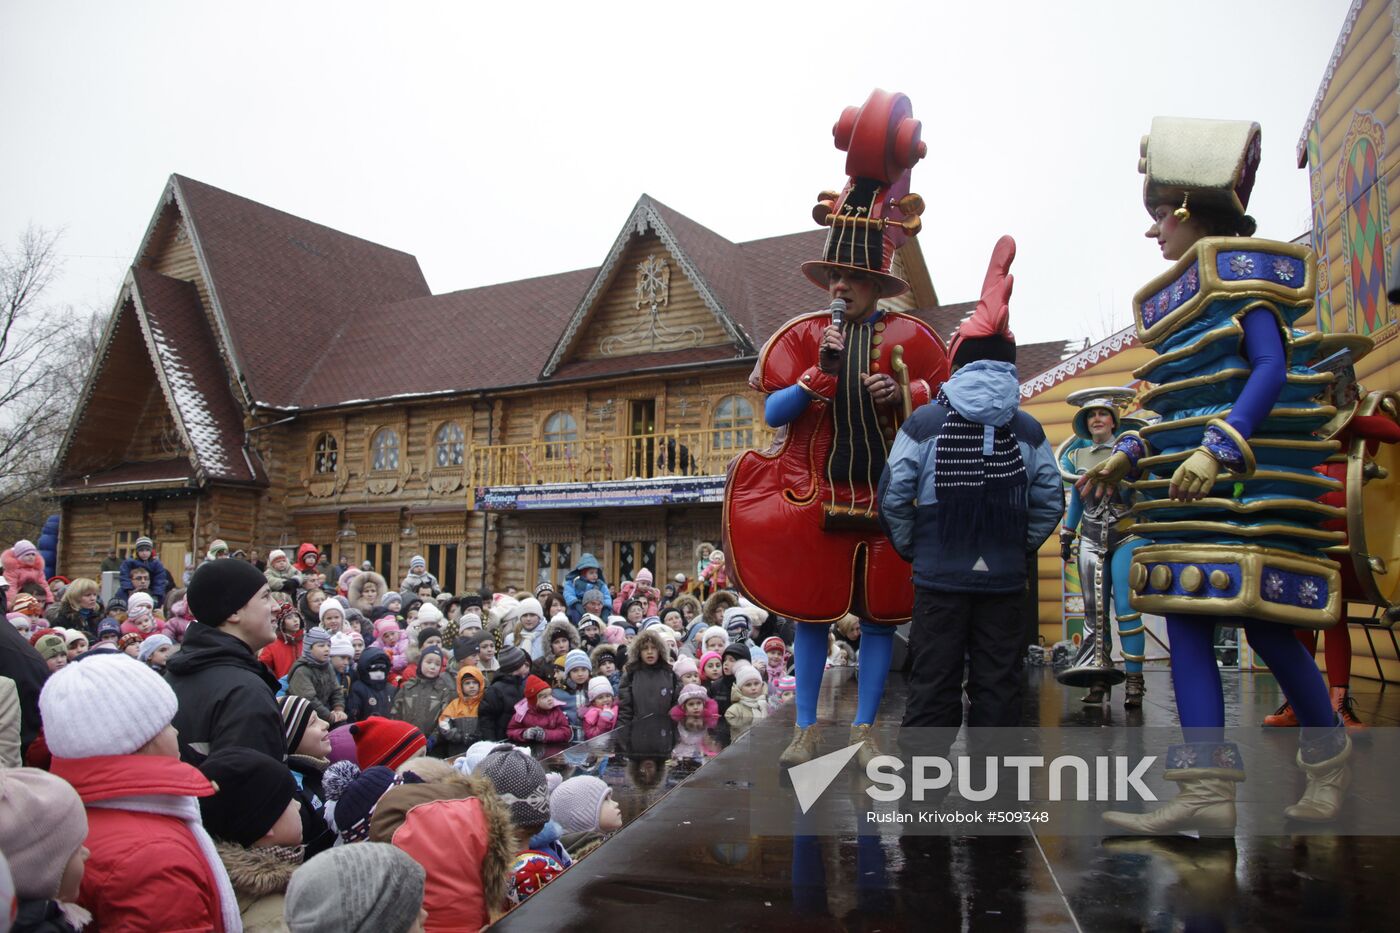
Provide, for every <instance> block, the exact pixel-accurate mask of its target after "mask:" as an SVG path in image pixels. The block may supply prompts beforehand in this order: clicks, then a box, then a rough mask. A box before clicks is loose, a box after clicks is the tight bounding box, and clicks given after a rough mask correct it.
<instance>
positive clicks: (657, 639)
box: [627, 625, 671, 671]
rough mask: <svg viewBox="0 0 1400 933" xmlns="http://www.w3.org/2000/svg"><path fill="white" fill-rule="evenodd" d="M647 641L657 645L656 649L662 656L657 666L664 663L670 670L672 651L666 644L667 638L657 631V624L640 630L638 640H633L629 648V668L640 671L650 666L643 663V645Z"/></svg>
mask: <svg viewBox="0 0 1400 933" xmlns="http://www.w3.org/2000/svg"><path fill="white" fill-rule="evenodd" d="M647 643H651V644H653V645H655V646H656V650H657V652H658V653H659V656H660V658H661V660H660V661H659V662H657V664H656V665H655V666H657V667H660V666H663V665H664V666H665V667H666V669H667V670H670V667H671V662H670V657H671V652H670V649H669V648H668V647H667V645H666V640H665V639H664V638H662V637H661V633H660V632H659V631H657V626H655V625H653V626H652V627H651V628H648V629H643V630H642V631H641V632H639V633H638V634H637V638H636V640H635V641H633V642H632V645H631V647H629V648H628V649H627V670H629V671H638V670H642V669H643V668H645V667H647V666H648V665H646V664H643V663H642V647H643V646H644V645H646V644H647Z"/></svg>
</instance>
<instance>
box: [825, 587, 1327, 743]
mask: <svg viewBox="0 0 1400 933" xmlns="http://www.w3.org/2000/svg"><path fill="white" fill-rule="evenodd" d="M1223 621H1231V622H1236V621H1239V620H1233V619H1231V620H1223V619H1219V618H1216V617H1215V616H1198V615H1168V616H1167V635H1168V636H1169V638H1170V640H1171V651H1172V686H1173V687H1174V688H1175V689H1176V711H1177V715H1178V716H1179V717H1180V718H1181V728H1182V729H1219V728H1223V727H1224V725H1225V697H1224V694H1223V692H1222V690H1221V687H1220V669H1219V668H1218V667H1216V664H1215V645H1214V635H1215V626H1216V625H1217V624H1218V623H1220V622H1223ZM1243 628H1244V632H1245V636H1246V637H1247V638H1248V639H1249V644H1250V645H1251V646H1252V647H1253V648H1254V650H1255V651H1258V652H1259V655H1260V657H1262V658H1263V659H1264V661H1265V663H1267V664H1268V665H1269V671H1270V673H1272V674H1273V675H1274V677H1275V678H1276V679H1277V680H1278V682H1279V686H1281V687H1282V688H1283V693H1284V695H1285V696H1286V697H1288V702H1289V703H1290V704H1292V706H1293V713H1294V715H1296V716H1297V717H1298V722H1299V724H1300V725H1302V726H1304V727H1327V726H1331V725H1333V724H1334V723H1335V722H1336V713H1334V712H1333V711H1332V699H1331V696H1330V695H1329V694H1328V692H1327V683H1326V682H1325V681H1324V680H1323V679H1322V674H1321V673H1320V672H1319V671H1318V669H1317V664H1316V662H1314V661H1313V658H1312V655H1311V654H1309V653H1308V649H1307V648H1304V647H1303V645H1302V643H1301V642H1299V641H1298V639H1297V638H1296V637H1295V636H1294V634H1293V628H1292V627H1291V626H1287V625H1280V624H1278V623H1276V622H1263V621H1260V620H1258V619H1255V620H1250V621H1247V622H1245V623H1244V625H1243ZM799 689H800V688H799ZM800 695H801V694H800V693H799V696H800Z"/></svg>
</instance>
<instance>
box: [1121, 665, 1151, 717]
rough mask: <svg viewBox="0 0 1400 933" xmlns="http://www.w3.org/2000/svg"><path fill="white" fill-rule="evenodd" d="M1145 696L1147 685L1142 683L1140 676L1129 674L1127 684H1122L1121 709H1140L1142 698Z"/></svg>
mask: <svg viewBox="0 0 1400 933" xmlns="http://www.w3.org/2000/svg"><path fill="white" fill-rule="evenodd" d="M1145 696H1147V684H1146V683H1144V682H1143V679H1142V674H1129V675H1128V679H1127V682H1126V683H1124V684H1123V707H1124V708H1125V709H1141V708H1142V698H1143V697H1145Z"/></svg>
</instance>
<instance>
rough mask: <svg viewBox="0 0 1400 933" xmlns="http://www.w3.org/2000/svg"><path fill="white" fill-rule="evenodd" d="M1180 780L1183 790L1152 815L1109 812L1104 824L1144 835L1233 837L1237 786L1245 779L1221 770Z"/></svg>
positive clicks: (1193, 771)
mask: <svg viewBox="0 0 1400 933" xmlns="http://www.w3.org/2000/svg"><path fill="white" fill-rule="evenodd" d="M1183 774H1184V775H1189V776H1181V777H1171V776H1170V775H1168V780H1174V781H1177V782H1178V783H1179V784H1180V785H1181V790H1180V791H1179V792H1178V793H1177V795H1176V797H1174V798H1173V799H1172V800H1170V801H1168V802H1167V804H1166V805H1165V806H1161V807H1158V808H1157V809H1156V810H1153V811H1151V812H1150V813H1123V812H1121V811H1117V810H1110V811H1108V812H1107V813H1105V814H1104V815H1103V819H1104V822H1105V823H1107V824H1108V825H1110V826H1112V827H1114V828H1116V829H1124V830H1127V831H1128V832H1130V833H1135V834H1138V835H1143V836H1156V835H1160V834H1161V833H1180V832H1190V831H1193V830H1194V831H1195V832H1199V833H1205V834H1208V835H1217V836H1218V835H1232V834H1233V833H1234V831H1235V785H1236V784H1238V783H1239V782H1240V781H1241V780H1242V779H1241V778H1237V777H1232V776H1229V775H1231V774H1232V772H1229V771H1227V770H1225V769H1221V768H1191V769H1189V771H1188V772H1183Z"/></svg>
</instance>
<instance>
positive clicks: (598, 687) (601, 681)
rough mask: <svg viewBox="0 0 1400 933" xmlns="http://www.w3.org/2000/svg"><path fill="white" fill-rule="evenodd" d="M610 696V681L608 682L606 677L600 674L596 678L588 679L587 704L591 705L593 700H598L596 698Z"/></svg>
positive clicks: (611, 691) (611, 692) (611, 693)
mask: <svg viewBox="0 0 1400 933" xmlns="http://www.w3.org/2000/svg"><path fill="white" fill-rule="evenodd" d="M612 695H613V688H612V681H610V680H608V679H607V678H606V677H604V676H603V675H602V674H599V675H598V676H597V677H590V678H589V680H588V702H590V703H592V702H593V701H594V700H596V699H598V697H602V696H609V697H610V696H612Z"/></svg>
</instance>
